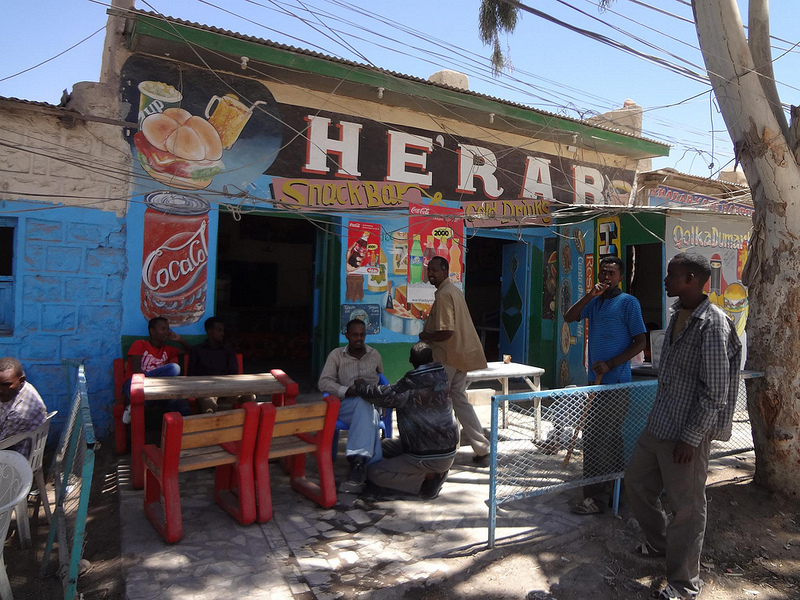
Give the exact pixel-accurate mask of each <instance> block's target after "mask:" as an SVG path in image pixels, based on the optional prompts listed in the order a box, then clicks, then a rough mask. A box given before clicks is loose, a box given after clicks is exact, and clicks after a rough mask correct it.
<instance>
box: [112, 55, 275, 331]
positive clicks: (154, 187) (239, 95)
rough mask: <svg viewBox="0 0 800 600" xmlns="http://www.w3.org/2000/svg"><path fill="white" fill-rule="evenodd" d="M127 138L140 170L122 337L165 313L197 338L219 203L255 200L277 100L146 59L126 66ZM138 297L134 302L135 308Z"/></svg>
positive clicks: (207, 307)
mask: <svg viewBox="0 0 800 600" xmlns="http://www.w3.org/2000/svg"><path fill="white" fill-rule="evenodd" d="M121 81H122V88H121V96H122V102H123V106H128V107H129V109H128V111H129V112H128V114H127V116H126V120H127V121H128V122H130V123H137V124H138V129H137V128H136V127H131V128H129V129H126V130H125V131H124V134H125V136H126V138H127V140H128V142H129V144H130V148H131V153H132V154H133V157H134V159H135V160H134V165H135V169H136V176H135V179H134V180H135V182H136V183H135V187H134V194H133V196H132V199H131V203H130V205H129V208H128V214H127V232H128V239H127V248H128V276H127V277H126V279H125V283H124V294H123V295H124V297H126V298H130V299H131V300H130V301H129V302H127V303H126V304H125V306H124V309H123V330H124V331H125V332H126V333H128V332H129V333H134V332H135V333H137V334H140V333H144V331H146V330H145V329H144V326H145V325H146V323H147V320H148V319H150V318H152V317H155V316H165V317H167V318H168V319H169V321H170V324H171V325H172V326H174V327H189V328H190V329H189V330H188V331H187V332H188V333H192V332H193V331H194V332H196V333H200V332H201V331H202V327H201V326H200V325H199V323H200V321H201V320H202V319H203V317H204V316H205V317H208V316H210V314H209V313H210V312H211V311H212V310H213V307H214V297H213V294H214V286H213V285H211V286H209V285H208V273H209V272H211V273H213V272H214V269H215V260H216V257H215V254H214V253H213V252H209V247H214V246H215V244H216V239H215V235H216V212H215V211H213V210H212V206H213V204H216V203H217V202H219V200H220V198H224V197H226V196H227V197H232V196H240V195H242V194H244V193H257V189H256V187H255V186H254V182H256V181H257V180H258V179H260V178H261V177H263V173H264V171H265V170H266V169H267V168H268V167H269V166H270V164H272V162H273V160H274V159H275V157H276V156H277V153H278V151H279V149H280V146H281V141H282V136H283V126H282V124H281V123H280V115H279V112H278V108H277V103H276V102H275V99H274V98H273V96H272V94H271V93H270V91H269V90H268V89H267V88H266V87H264V85H262V84H261V83H259V82H258V81H255V80H253V79H247V78H241V77H236V76H233V75H228V74H225V73H215V74H213V75H212V74H209V73H208V72H205V71H203V70H201V69H195V68H192V67H188V66H187V65H183V64H178V63H175V62H172V61H165V60H161V59H157V58H152V57H146V56H142V55H134V56H131V57H130V58H129V59H128V60H127V61H126V62H125V64H124V65H123V68H122V75H121ZM134 298H136V299H137V301H133V299H134Z"/></svg>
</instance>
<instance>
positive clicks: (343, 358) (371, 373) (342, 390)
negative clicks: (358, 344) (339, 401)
mask: <svg viewBox="0 0 800 600" xmlns="http://www.w3.org/2000/svg"><path fill="white" fill-rule="evenodd" d="M364 347H365V348H366V349H367V353H366V354H364V356H362V357H361V358H354V357H353V356H351V355H350V352H349V351H348V350H349V348H350V345H349V344H348V345H347V346H345V347H344V348H336V350H334V351H332V352H331V353H330V354H329V355H328V360H326V361H325V366H324V367H323V369H322V373H321V374H320V376H319V391H320V392H328V393H329V394H331V395H333V396H336V397H337V398H344V397H345V395H346V394H347V390H348V388H350V386H351V385H353V382H354V381H355V380H356V379H363V380H364V381H365V382H366V383H368V384H370V383H378V373H383V360H382V359H381V354H380V352H378V351H377V350H375V349H374V348H371V347H370V346H367V345H366V344H364Z"/></svg>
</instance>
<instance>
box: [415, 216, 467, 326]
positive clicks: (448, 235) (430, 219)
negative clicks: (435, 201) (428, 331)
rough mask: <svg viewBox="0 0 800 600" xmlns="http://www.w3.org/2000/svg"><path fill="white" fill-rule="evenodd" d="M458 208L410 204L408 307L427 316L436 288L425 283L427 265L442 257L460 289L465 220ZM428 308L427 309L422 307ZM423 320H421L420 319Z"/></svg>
mask: <svg viewBox="0 0 800 600" xmlns="http://www.w3.org/2000/svg"><path fill="white" fill-rule="evenodd" d="M461 215H462V211H461V209H455V208H445V207H441V206H423V205H418V204H416V205H415V204H412V205H411V206H410V207H409V218H408V243H409V250H408V305H409V308H410V307H411V305H416V307H415V308H416V309H417V310H418V311H419V312H421V313H424V315H425V316H427V314H428V312H429V311H430V305H432V304H433V297H434V296H433V294H434V292H435V291H436V288H435V287H434V286H433V285H431V284H430V282H428V263H429V262H430V260H431V258H433V257H434V256H441V257H442V258H444V259H446V260H447V261H448V262H449V263H450V278H451V280H452V281H453V283H455V284H456V286H458V287H459V289H463V284H462V279H463V277H462V275H463V273H464V261H463V256H464V253H463V247H464V221H463V220H462V219H461ZM425 307H427V308H425ZM421 318H422V317H421Z"/></svg>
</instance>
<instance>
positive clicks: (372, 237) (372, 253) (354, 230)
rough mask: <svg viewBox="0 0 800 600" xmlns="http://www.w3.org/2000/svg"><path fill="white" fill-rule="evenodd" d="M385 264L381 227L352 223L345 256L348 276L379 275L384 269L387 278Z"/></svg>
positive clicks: (373, 224)
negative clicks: (382, 252) (382, 256)
mask: <svg viewBox="0 0 800 600" xmlns="http://www.w3.org/2000/svg"><path fill="white" fill-rule="evenodd" d="M385 262H386V261H385V260H383V261H382V260H381V226H380V225H378V224H376V223H362V222H359V221H350V224H349V225H348V227H347V254H346V255H345V270H346V271H347V274H348V276H349V275H378V274H379V273H380V270H381V268H383V270H384V277H385V269H386V266H385ZM379 265H383V266H382V267H381V266H379Z"/></svg>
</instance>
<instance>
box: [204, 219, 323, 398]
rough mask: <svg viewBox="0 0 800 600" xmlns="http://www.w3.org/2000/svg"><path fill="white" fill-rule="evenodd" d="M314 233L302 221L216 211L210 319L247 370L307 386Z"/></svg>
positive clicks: (302, 388)
mask: <svg viewBox="0 0 800 600" xmlns="http://www.w3.org/2000/svg"><path fill="white" fill-rule="evenodd" d="M316 232H317V230H316V228H315V227H314V226H313V225H312V224H311V223H309V222H308V221H306V220H305V219H298V218H292V217H273V216H264V215H242V216H241V218H240V219H234V217H233V215H232V214H231V213H227V212H220V216H219V235H218V240H219V241H218V247H217V278H216V314H217V316H219V317H221V318H223V319H224V320H225V326H226V331H227V337H228V338H229V340H230V342H231V343H232V345H233V346H234V347H235V348H236V351H237V352H241V353H242V355H243V357H244V370H245V372H249V373H258V372H264V371H268V370H269V369H282V370H284V371H285V372H286V373H287V374H288V375H289V376H290V377H291V378H292V379H294V380H295V381H296V382H297V383H298V384H299V385H300V391H301V392H305V391H310V390H312V389H314V388H315V386H316V381H314V380H313V375H312V372H311V332H312V327H313V314H314V306H313V304H314V286H313V280H314V256H315V254H314V251H315V243H316Z"/></svg>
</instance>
